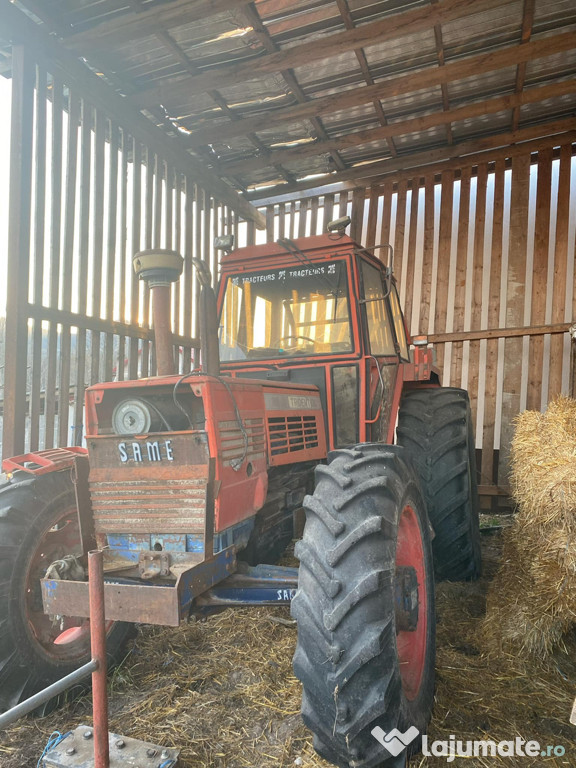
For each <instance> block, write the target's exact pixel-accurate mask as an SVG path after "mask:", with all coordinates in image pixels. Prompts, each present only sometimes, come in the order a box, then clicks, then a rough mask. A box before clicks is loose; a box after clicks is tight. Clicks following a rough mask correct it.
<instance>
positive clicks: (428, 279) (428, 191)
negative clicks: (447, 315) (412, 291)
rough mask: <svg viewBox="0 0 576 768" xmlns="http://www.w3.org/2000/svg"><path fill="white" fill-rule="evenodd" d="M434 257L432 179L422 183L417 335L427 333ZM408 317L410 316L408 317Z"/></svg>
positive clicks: (429, 177)
mask: <svg viewBox="0 0 576 768" xmlns="http://www.w3.org/2000/svg"><path fill="white" fill-rule="evenodd" d="M433 257H434V177H433V176H430V175H429V176H427V177H426V181H425V183H424V252H423V255H422V275H421V281H422V288H421V293H420V321H419V323H418V331H419V333H424V334H427V333H429V323H430V304H431V302H432V260H433ZM409 317H410V315H409Z"/></svg>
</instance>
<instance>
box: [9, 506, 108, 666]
mask: <svg viewBox="0 0 576 768" xmlns="http://www.w3.org/2000/svg"><path fill="white" fill-rule="evenodd" d="M81 554H82V549H81V546H80V530H79V527H78V517H77V512H76V508H75V507H69V508H68V509H67V510H66V511H65V512H63V513H62V515H61V516H60V517H59V518H58V519H57V520H56V521H55V522H54V523H53V524H52V525H50V526H49V527H48V528H46V529H45V530H44V532H43V534H42V536H41V538H40V541H39V543H38V546H37V547H36V549H35V550H34V552H32V553H31V555H30V559H29V561H28V567H27V570H26V597H25V600H24V604H23V609H24V612H25V620H26V624H27V627H28V631H29V632H30V634H31V635H32V637H33V638H34V640H35V641H36V642H37V643H38V645H39V646H40V647H41V649H42V651H43V652H44V653H45V654H46V655H47V656H49V657H50V658H52V659H53V660H58V661H74V660H76V659H79V658H82V657H83V656H86V655H87V654H89V653H90V622H89V620H88V619H85V618H80V617H73V616H66V617H63V618H62V619H59V620H54V619H53V618H52V617H50V616H48V615H47V614H45V613H44V611H43V608H42V590H41V587H40V580H41V579H43V578H44V575H45V573H46V570H47V568H48V566H49V565H50V564H51V563H53V562H55V561H56V560H59V559H60V558H62V557H64V556H65V555H77V556H78V557H80V556H81ZM112 624H113V622H109V623H108V631H109V630H110V628H111V627H112Z"/></svg>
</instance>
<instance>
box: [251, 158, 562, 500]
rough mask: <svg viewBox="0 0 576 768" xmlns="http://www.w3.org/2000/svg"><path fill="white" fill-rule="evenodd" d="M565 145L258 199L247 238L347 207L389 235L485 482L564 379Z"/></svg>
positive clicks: (318, 223)
mask: <svg viewBox="0 0 576 768" xmlns="http://www.w3.org/2000/svg"><path fill="white" fill-rule="evenodd" d="M573 149H574V148H573V146H572V145H571V144H569V145H566V146H562V147H554V146H553V145H552V144H551V145H550V146H549V147H544V148H542V149H540V150H539V152H538V153H537V154H532V155H530V154H528V153H526V154H522V153H521V152H520V151H519V149H518V148H515V149H514V152H513V153H511V154H513V157H511V158H510V159H506V158H505V157H503V156H502V154H503V153H501V152H500V153H499V154H498V156H497V158H496V159H495V161H493V162H491V161H490V160H489V158H488V159H487V160H486V162H484V163H482V164H480V165H476V166H474V168H469V167H468V168H467V167H463V168H461V169H458V170H454V166H453V165H451V166H450V167H449V168H446V169H445V170H440V171H439V172H438V173H437V174H436V175H429V176H424V175H422V176H420V175H417V176H416V178H414V179H410V178H409V176H408V175H407V174H405V175H403V177H402V179H401V180H400V181H398V183H397V184H394V185H393V183H392V182H391V181H386V182H384V184H382V185H381V186H375V187H373V188H371V189H368V190H366V191H364V190H353V191H352V190H350V191H345V192H341V193H335V194H331V195H327V196H326V197H325V198H323V197H313V198H308V199H305V200H301V201H292V202H287V203H276V204H274V205H270V206H268V207H267V208H266V209H265V213H266V216H267V221H268V229H267V233H262V234H259V233H257V234H256V238H255V237H254V232H252V236H251V240H250V241H251V242H254V241H256V242H264V241H265V240H266V239H268V240H271V239H273V238H276V237H278V233H279V232H280V233H286V234H288V232H292V231H294V227H295V232H296V234H297V236H299V237H302V236H305V235H310V234H319V233H320V232H322V231H324V228H325V225H326V223H327V222H328V221H329V220H330V219H331V218H336V217H337V216H341V215H345V213H348V214H349V215H351V217H352V221H353V224H352V227H351V230H350V233H351V235H352V236H353V237H356V238H357V239H360V241H361V243H362V244H363V245H366V246H369V247H372V246H374V245H378V244H380V243H382V242H388V241H390V240H391V241H392V243H393V245H394V250H395V261H394V271H395V274H396V278H397V280H398V281H399V286H400V295H401V299H402V303H403V306H404V310H405V314H406V317H407V319H408V324H409V326H410V327H411V330H412V333H414V334H416V333H420V334H429V335H430V336H431V338H432V339H433V340H434V346H435V349H436V354H437V361H438V365H439V367H440V369H441V371H442V380H443V383H444V384H445V385H449V386H456V387H464V388H466V389H468V391H469V392H470V398H471V404H472V410H473V418H474V422H475V425H476V446H477V448H478V449H482V454H481V464H480V477H481V483H482V485H500V486H507V485H508V478H507V474H508V460H509V446H510V440H511V436H512V432H513V419H514V417H515V416H516V414H517V413H518V412H519V411H521V410H524V409H526V408H535V409H540V408H544V407H545V406H546V403H547V402H548V401H549V400H550V399H551V398H552V397H554V396H555V395H557V394H559V393H561V392H563V393H568V391H569V388H570V368H571V358H570V355H571V346H570V339H569V334H568V333H567V331H566V329H567V326H568V325H569V324H570V323H571V322H572V321H573V320H576V317H574V312H576V290H575V289H574V277H575V276H574V246H575V231H576V158H573ZM294 221H295V224H293V223H292V222H294ZM243 232H244V230H243V229H241V235H242V233H243ZM241 240H242V238H241ZM376 253H377V254H378V253H381V252H380V251H377V252H376ZM551 326H552V327H551ZM541 328H543V329H544V330H545V331H546V332H544V331H542V330H539V329H541ZM524 330H525V333H523V331H524ZM471 332H477V333H474V334H473V338H470V335H471Z"/></svg>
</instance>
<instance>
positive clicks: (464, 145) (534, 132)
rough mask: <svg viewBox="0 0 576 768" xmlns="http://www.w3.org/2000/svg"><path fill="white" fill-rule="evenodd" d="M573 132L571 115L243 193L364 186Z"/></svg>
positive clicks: (254, 197) (256, 194)
mask: <svg viewBox="0 0 576 768" xmlns="http://www.w3.org/2000/svg"><path fill="white" fill-rule="evenodd" d="M573 132H574V118H572V117H570V118H564V119H562V120H555V121H552V122H548V123H541V124H539V125H535V126H530V127H529V128H521V129H520V130H518V131H508V132H506V133H498V134H494V135H491V136H486V137H484V138H476V139H466V140H465V141H463V142H460V143H457V144H452V146H449V147H442V148H440V149H430V150H424V151H422V152H414V153H413V154H409V155H408V154H407V155H402V156H401V157H397V158H392V159H389V160H378V161H375V162H373V163H366V164H365V165H358V166H355V167H353V168H347V169H346V170H345V171H340V172H339V173H332V174H326V178H315V179H311V180H309V181H301V182H298V184H296V185H293V186H292V185H288V184H286V185H280V186H277V187H268V188H260V189H255V190H253V191H251V192H250V193H249V194H248V195H247V198H248V199H249V200H258V199H260V198H262V197H263V196H264V195H265V196H266V197H269V198H270V197H275V196H276V195H284V194H286V193H288V192H294V191H301V190H304V189H310V188H311V187H319V186H323V185H324V184H336V183H337V182H341V181H350V180H354V181H356V182H357V184H358V185H359V186H360V185H362V186H365V185H366V184H371V183H372V177H374V176H379V175H382V174H390V173H397V172H398V171H404V170H406V169H408V168H420V167H422V168H424V167H426V166H428V165H433V164H435V163H439V162H442V161H444V160H452V159H454V160H456V159H459V160H461V161H462V162H466V163H468V159H467V156H469V155H473V154H475V153H478V152H487V151H489V150H492V149H499V148H500V147H504V148H506V149H507V151H510V147H509V145H510V144H519V143H520V142H528V141H530V140H532V139H539V138H546V139H547V140H548V141H549V142H550V143H551V142H552V139H551V138H550V137H553V136H556V135H557V134H558V142H559V143H566V141H568V139H566V138H564V139H562V140H561V138H560V135H563V134H564V135H565V136H568V135H572V133H573ZM361 180H365V181H361Z"/></svg>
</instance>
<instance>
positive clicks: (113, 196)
mask: <svg viewBox="0 0 576 768" xmlns="http://www.w3.org/2000/svg"><path fill="white" fill-rule="evenodd" d="M108 155H109V162H108V193H107V195H106V207H107V208H108V216H107V218H108V231H107V233H106V286H105V318H106V320H113V319H114V286H115V284H116V283H115V274H114V266H115V261H116V258H117V254H116V236H117V231H116V229H117V219H118V127H117V126H116V125H115V124H114V123H113V122H111V123H110V141H109V142H108ZM113 367H114V336H113V334H111V333H107V334H106V346H105V365H104V378H105V380H106V381H110V380H111V379H112V378H113Z"/></svg>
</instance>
